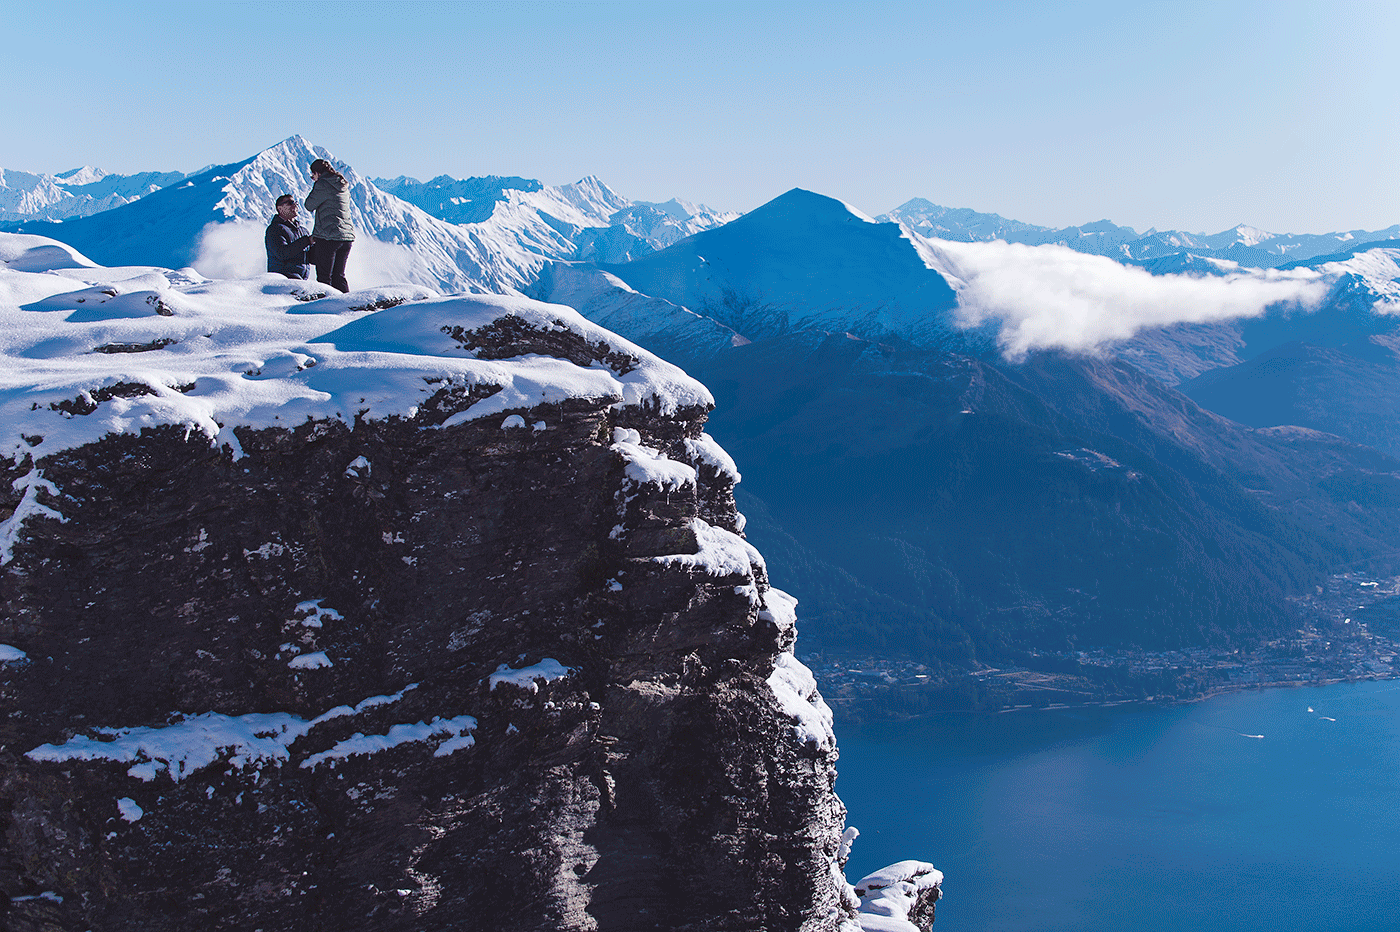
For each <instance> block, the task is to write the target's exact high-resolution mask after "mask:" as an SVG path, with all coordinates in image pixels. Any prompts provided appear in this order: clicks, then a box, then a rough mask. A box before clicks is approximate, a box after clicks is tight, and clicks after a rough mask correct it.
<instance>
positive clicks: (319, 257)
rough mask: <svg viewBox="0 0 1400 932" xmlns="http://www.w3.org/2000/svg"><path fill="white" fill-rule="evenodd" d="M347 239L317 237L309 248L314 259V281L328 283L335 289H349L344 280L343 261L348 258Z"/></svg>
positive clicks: (348, 246) (348, 247) (347, 283)
mask: <svg viewBox="0 0 1400 932" xmlns="http://www.w3.org/2000/svg"><path fill="white" fill-rule="evenodd" d="M352 245H354V243H353V242H351V241H349V240H334V239H318V240H317V241H316V245H315V246H313V247H312V248H311V252H312V255H313V256H314V257H315V260H316V281H318V282H320V283H321V284H323V285H330V286H331V287H332V288H334V289H336V290H337V291H349V290H350V283H349V282H348V281H346V280H345V263H346V262H347V261H348V260H349V258H350V247H351V246H352Z"/></svg>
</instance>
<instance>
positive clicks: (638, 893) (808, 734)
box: [0, 236, 937, 932]
mask: <svg viewBox="0 0 1400 932" xmlns="http://www.w3.org/2000/svg"><path fill="white" fill-rule="evenodd" d="M0 260H3V261H4V262H5V263H6V265H5V266H4V267H3V268H0V317H3V318H4V332H5V334H6V336H5V345H4V352H5V355H6V360H5V362H6V371H5V372H4V374H3V376H0V450H3V452H4V454H5V458H4V459H3V460H0V471H3V472H4V477H3V478H4V480H5V481H4V482H2V483H0V505H3V508H0V515H4V516H5V517H4V520H3V521H0V564H2V565H3V574H2V575H0V711H2V712H3V713H4V714H3V715H0V838H3V846H2V847H0V924H3V925H4V926H5V927H6V928H9V929H14V930H60V929H61V930H70V929H71V930H82V929H89V928H101V929H104V930H136V929H140V930H143V932H154V930H166V929H168V930H175V929H187V928H189V927H190V925H191V923H195V922H198V923H203V924H207V925H209V926H210V927H212V928H219V929H247V930H250V932H251V930H253V929H262V930H266V932H273V930H283V929H285V930H312V929H346V928H355V929H363V930H400V929H402V930H431V929H482V930H487V929H492V930H494V929H505V928H509V929H520V930H528V929H540V930H544V929H549V930H557V929H580V930H582V929H600V930H607V929H629V930H631V929H673V930H686V929H696V930H698V929H707V930H725V929H735V930H739V929H752V930H760V929H762V930H780V929H792V930H826V929H831V930H835V929H853V928H856V927H857V923H858V922H860V921H861V919H863V918H864V917H861V919H858V918H857V908H858V907H859V905H860V900H859V899H858V898H857V897H856V896H855V893H854V891H853V890H852V889H851V888H850V887H849V886H847V885H846V883H845V880H844V877H843V876H842V874H841V868H842V866H843V864H844V857H845V851H846V850H847V849H846V847H845V846H846V845H848V844H849V841H850V840H851V837H852V836H853V833H851V832H847V834H846V835H844V836H843V829H844V820H845V810H844V807H843V806H842V805H841V803H840V801H839V799H837V797H836V795H835V794H834V792H833V790H832V785H833V782H834V779H835V767H834V764H835V760H836V745H835V740H834V738H833V736H832V732H831V716H830V712H829V710H828V709H827V708H826V706H825V704H824V703H823V702H822V700H821V697H820V695H819V694H818V693H817V690H816V685H815V682H814V681H813V679H812V677H811V674H810V673H809V672H808V671H807V670H806V668H805V667H803V666H802V665H801V664H800V663H799V662H798V661H797V660H796V659H795V658H794V657H793V655H792V653H791V648H792V644H793V641H794V638H795V627H794V626H795V602H794V600H792V599H791V598H790V597H788V596H786V595H785V594H783V593H782V592H780V591H779V590H777V589H775V588H773V587H772V586H771V585H770V583H769V580H768V578H767V575H766V572H765V569H764V564H763V560H762V557H761V556H760V555H759V554H758V552H757V551H756V550H754V549H753V548H752V547H751V546H750V545H748V544H747V542H745V541H744V540H743V537H742V524H743V519H742V516H740V515H739V514H738V513H737V511H736V510H735V507H734V500H733V488H734V484H735V483H736V482H737V481H738V479H739V475H738V472H737V470H736V469H735V467H734V464H733V462H732V461H731V460H730V459H729V457H728V456H727V455H726V454H725V453H724V451H723V450H722V449H720V448H719V446H718V445H717V444H715V443H714V442H713V441H712V440H711V439H710V438H709V437H708V436H707V435H705V434H704V433H703V425H704V421H705V418H706V415H707V412H708V410H709V409H710V407H711V406H712V404H713V403H712V401H711V399H710V396H709V393H708V392H707V391H706V390H705V389H704V387H703V386H701V385H700V384H699V383H697V382H695V381H694V380H692V379H690V378H688V377H687V376H686V375H685V374H684V373H683V372H681V371H680V370H679V369H676V368H675V367H673V366H670V365H669V364H667V363H665V362H663V361H661V360H660V359H658V358H656V357H655V356H652V355H651V354H649V353H647V352H646V351H645V350H642V349H640V348H639V347H636V346H635V345H633V344H630V343H628V342H627V341H625V340H622V339H621V338H619V337H617V336H615V335H613V334H611V333H609V332H608V331H606V330H603V329H602V328H599V327H597V326H596V325H593V324H591V323H589V322H588V321H586V320H584V319H583V318H582V317H580V316H579V315H578V314H577V313H576V312H574V311H572V310H571V309H569V308H565V307H562V306H558V305H546V304H541V303H539V302H534V301H528V300H525V299H517V298H498V297H483V296H469V297H453V298H440V297H436V296H433V295H431V294H429V293H426V292H422V291H421V290H416V289H412V288H397V289H395V288H387V289H378V290H376V291H372V292H357V293H352V294H350V295H338V294H337V295H332V296H326V295H325V294H324V293H323V292H322V290H321V289H320V288H319V286H316V285H314V284H311V283H305V282H292V281H289V280H286V279H281V278H278V277H276V276H266V277H262V278H257V279H249V280H244V281H237V282H217V281H215V282H211V281H206V280H203V279H201V278H199V277H198V276H197V275H195V274H194V273H192V272H191V271H190V270H182V271H179V272H171V271H169V270H160V269H103V268H98V267H95V266H93V265H92V264H91V263H90V262H87V260H85V259H84V258H83V257H82V256H81V255H79V254H76V253H74V252H72V251H71V250H68V249H67V248H66V247H62V246H60V245H59V244H56V243H53V242H52V241H47V240H41V239H40V238H37V237H22V236H3V237H0ZM909 863H916V862H909ZM924 867H927V865H924ZM919 876H921V877H923V878H924V881H921V882H922V883H923V886H922V887H920V888H919V889H920V891H921V893H920V894H919V895H921V896H923V898H924V900H926V901H928V903H930V904H931V900H932V899H933V898H936V895H937V885H936V884H933V885H932V886H930V884H929V883H928V882H927V877H928V872H927V871H924V872H923V873H922V874H920V875H919ZM930 889H931V890H932V897H930V896H929V894H928V891H929V890H930ZM929 912H930V917H929V918H930V919H931V908H930V910H929Z"/></svg>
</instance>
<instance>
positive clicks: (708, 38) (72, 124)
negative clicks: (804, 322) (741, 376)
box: [0, 0, 1400, 233]
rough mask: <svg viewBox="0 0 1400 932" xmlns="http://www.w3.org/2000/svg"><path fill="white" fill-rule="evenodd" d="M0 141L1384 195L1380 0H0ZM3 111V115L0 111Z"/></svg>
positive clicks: (1054, 207) (1167, 196)
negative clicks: (3, 33)
mask: <svg viewBox="0 0 1400 932" xmlns="http://www.w3.org/2000/svg"><path fill="white" fill-rule="evenodd" d="M0 13H3V16H4V19H5V21H6V23H7V26H8V30H7V31H8V32H9V38H10V41H9V42H7V43H6V50H7V57H8V58H9V67H8V68H7V77H8V79H9V80H8V82H7V83H8V87H7V91H8V93H7V94H6V104H5V108H6V111H7V114H6V115H7V119H6V121H5V122H6V124H7V126H8V127H9V128H10V132H8V133H6V134H5V138H4V139H3V141H0V167H4V168H6V169H19V170H23V171H36V172H59V171H63V170H67V169H70V168H75V167H78V166H79V165H82V164H91V165H96V166H98V167H101V168H103V169H105V170H107V171H115V172H123V173H130V172H137V171H148V170H172V169H178V170H181V171H193V170H195V169H197V168H200V167H202V166H205V165H208V164H217V163H225V162H229V161H235V160H239V159H243V158H247V157H248V156H251V155H253V154H254V153H256V152H258V151H260V150H261V149H263V148H265V147H267V146H269V145H272V144H275V143H276V142H278V141H279V140H281V139H283V138H286V137H287V136H290V135H293V134H297V133H299V134H301V135H303V136H305V137H306V138H308V139H310V140H312V141H313V142H315V143H317V144H319V145H323V146H325V147H327V148H328V149H330V150H331V151H332V152H334V153H335V154H336V155H337V156H338V157H340V158H343V159H345V160H346V161H347V162H349V163H350V164H351V165H353V166H354V167H355V169H356V170H357V171H359V172H360V173H361V174H364V175H366V176H382V177H394V176H397V175H401V174H403V175H412V176H415V177H418V178H420V179H424V180H426V179H428V178H431V177H433V176H436V175H439V174H450V175H453V176H456V177H467V176H471V175H485V174H501V175H522V176H525V177H532V178H538V179H539V180H541V181H543V182H544V183H546V184H559V183H564V182H568V181H573V180H577V179H578V178H580V177H582V176H585V175H590V174H591V175H597V176H599V177H600V178H602V179H603V180H604V181H606V182H607V183H608V184H609V185H611V186H613V187H614V188H615V189H617V190H618V191H619V192H621V193H623V194H625V195H626V196H627V197H629V198H633V199H638V200H657V201H660V200H666V199H668V198H671V197H680V198H683V199H685V200H690V201H695V202H700V203H704V204H707V205H709V206H711V207H714V208H717V209H722V210H741V211H747V210H751V209H753V208H754V207H757V206H758V205H760V204H762V203H764V202H766V201H768V200H770V199H771V198H773V197H775V196H777V195H778V194H781V193H782V192H784V191H786V190H788V189H790V188H792V187H803V188H808V189H810V190H814V191H818V192H821V193H823V194H828V195H831V196H833V197H839V198H841V199H843V200H846V201H848V202H850V203H852V204H853V205H855V206H857V207H859V208H860V209H861V210H863V211H865V212H866V213H869V214H871V215H877V214H880V213H883V212H885V211H888V210H890V209H892V208H894V207H896V206H898V205H899V204H902V203H903V202H905V201H906V200H908V199H910V198H913V197H924V198H927V199H929V200H931V201H933V202H935V203H939V204H943V205H945V206H949V207H970V208H972V209H975V210H979V211H985V212H994V213H999V214H1002V215H1003V216H1006V217H1009V218H1013V219H1016V220H1022V221H1026V222H1030V223H1036V224H1042V225H1046V226H1066V225H1071V224H1081V223H1087V222H1090V221H1093V220H1098V219H1109V220H1112V221H1114V222H1115V223H1119V224H1124V225H1129V226H1133V227H1135V228H1137V229H1138V230H1139V231H1143V230H1146V229H1147V228H1149V227H1155V228H1157V229H1181V230H1187V231H1191V232H1206V233H1212V232H1218V231H1220V230H1224V229H1228V228H1230V227H1233V226H1235V225H1236V224H1240V223H1246V224H1249V225H1252V226H1256V227H1259V228H1261V229H1265V230H1269V231H1272V232H1293V233H1319V232H1330V231H1337V230H1350V229H1380V228H1383V227H1386V226H1389V225H1391V224H1393V223H1396V222H1397V221H1400V190H1397V186H1396V185H1395V184H1394V181H1393V178H1394V174H1395V172H1394V169H1395V162H1396V156H1395V155H1394V153H1395V152H1397V151H1400V145H1397V144H1400V126H1398V125H1397V124H1396V122H1395V121H1394V120H1393V119H1392V118H1391V114H1392V112H1393V105H1392V102H1391V100H1390V96H1391V91H1392V89H1393V88H1394V87H1395V86H1397V82H1400V60H1397V58H1396V56H1395V55H1394V54H1393V48H1394V47H1395V44H1396V40H1397V39H1400V7H1397V6H1395V5H1394V4H1391V3H1383V2H1374V0H1355V2H1351V3H1348V4H1345V5H1342V6H1339V7H1324V6H1323V5H1321V4H1314V3H1307V2H1302V0H1283V2H1272V3H1266V2H1260V0H1242V2H1236V3H1229V4H1221V5H1216V4H1209V3H1199V2H1182V3H1172V4H1166V3H1146V2H1138V3H1112V2H1106V0H1088V2H1084V3H1076V4H1061V5H1053V6H1052V5H1046V4H1032V3H1019V2H1006V3H997V4H986V5H965V4H952V3H937V2H934V3H930V2H924V3H909V2H885V3H874V4H867V5H862V6H859V7H858V6H855V5H849V4H837V3H791V2H754V3H703V4H702V3H693V2H674V3H635V2H575V3H537V2H506V3H500V2H481V3H441V4H431V3H419V2H378V3H353V2H352V3H334V4H332V3H316V2H310V3H306V2H301V3H280V4H270V3H263V2H222V3H211V4H188V3H181V4H176V3H167V2H155V3H147V4H142V5H141V6H140V7H139V8H127V7H123V6H119V5H113V4H104V3H96V2H80V3H71V2H70V3H63V2H59V3H55V4H49V5H44V6H40V5H38V4H34V3H30V2H14V0H0ZM20 127H22V128H23V129H22V131H16V128H20Z"/></svg>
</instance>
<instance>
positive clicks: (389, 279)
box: [194, 221, 437, 290]
mask: <svg viewBox="0 0 1400 932" xmlns="http://www.w3.org/2000/svg"><path fill="white" fill-rule="evenodd" d="M266 229H267V228H266V226H264V225H263V224H260V223H249V222H247V221H233V222H230V223H211V224H209V225H207V226H206V227H205V228H204V230H203V232H202V233H200V236H199V253H198V258H196V259H195V260H194V267H195V269H196V271H198V272H199V274H201V275H203V276H205V277H206V278H252V277H254V276H257V275H260V274H265V273H266V272H267V250H266V247H264V245H263V234H264V232H265V231H266ZM421 265H422V263H421V262H419V261H417V260H416V259H415V257H414V255H413V253H412V252H411V251H410V250H409V249H408V248H407V247H405V246H399V245H397V244H395V243H382V242H380V241H379V240H377V239H375V238H373V237H371V236H361V237H359V238H358V239H356V240H355V245H354V246H352V247H350V261H349V263H348V264H347V266H346V270H345V277H346V278H347V279H349V281H350V288H351V290H357V289H360V288H373V287H377V286H380V285H393V284H401V283H413V284H420V285H421V284H425V282H424V279H425V278H426V279H427V280H428V281H427V282H426V284H430V285H432V286H433V287H436V286H437V280H436V278H434V277H432V276H431V274H427V273H424V272H423V270H422V269H420V268H418V267H419V266H421ZM311 278H312V280H313V281H314V280H315V278H316V269H315V268H314V267H313V268H312V269H311Z"/></svg>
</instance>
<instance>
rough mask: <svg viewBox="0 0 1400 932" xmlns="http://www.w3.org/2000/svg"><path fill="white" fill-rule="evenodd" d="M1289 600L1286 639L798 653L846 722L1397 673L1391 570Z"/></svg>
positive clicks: (1346, 577)
mask: <svg viewBox="0 0 1400 932" xmlns="http://www.w3.org/2000/svg"><path fill="white" fill-rule="evenodd" d="M1294 605H1295V608H1296V609H1297V610H1298V614H1299V617H1300V619H1301V624H1300V627H1299V628H1298V629H1297V630H1296V632H1295V633H1294V635H1293V636H1292V637H1288V638H1279V639H1276V640H1271V641H1263V642H1261V643H1259V644H1258V645H1256V646H1254V647H1252V648H1248V649H1242V648H1218V649H1214V648H1209V647H1195V648H1189V649H1183V650H1168V651H1148V650H1106V649H1103V648H1097V649H1087V650H1074V651H1069V650H1066V651H1041V650H1034V649H1032V650H1028V651H1026V652H1025V656H1024V658H1023V660H1022V662H1021V663H1020V664H1018V665H1014V666H1012V665H1008V666H1002V667H990V666H980V667H979V668H977V669H974V670H970V671H950V670H948V669H946V668H945V669H942V670H939V669H937V668H934V667H931V666H929V665H928V664H924V663H919V662H917V661H913V660H904V659H900V658H896V657H888V656H883V657H875V656H871V657H868V658H852V657H845V656H843V657H839V658H838V657H828V656H825V655H823V654H814V655H812V656H809V657H806V658H804V659H805V662H806V663H807V664H808V665H809V666H810V667H811V668H812V670H813V671H814V672H815V673H816V675H817V681H818V683H820V684H821V688H822V694H823V695H824V696H825V698H826V700H827V702H828V703H829V704H830V705H831V706H832V707H833V708H834V709H836V710H837V712H838V715H840V716H841V717H843V718H846V719H849V720H856V721H858V720H865V719H879V718H900V717H908V716H915V715H920V714H926V713H930V712H936V711H944V710H957V709H963V710H982V711H997V712H1010V711H1015V710H1019V709H1051V708H1065V707H1072V706H1084V705H1111V704H1118V703H1125V702H1155V703H1168V702H1190V701H1195V700H1199V699H1205V698H1209V697H1210V696H1214V695H1217V694H1219V693H1222V692H1228V691H1231V690H1237V689H1249V688H1263V687H1278V686H1323V685H1327V684H1329V683H1337V682H1354V681H1358V680H1379V679H1391V678H1394V677H1396V676H1400V576H1393V577H1385V578H1376V577H1373V576H1369V575H1367V574H1365V573H1359V572H1348V573H1341V574H1338V575H1334V576H1332V577H1330V578H1329V579H1328V581H1327V585H1326V586H1325V587H1317V589H1316V591H1315V592H1314V593H1312V594H1310V595H1308V596H1304V597H1301V598H1298V599H1296V600H1295V601H1294Z"/></svg>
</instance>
